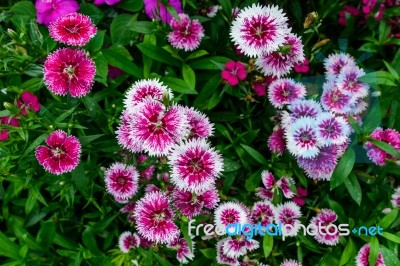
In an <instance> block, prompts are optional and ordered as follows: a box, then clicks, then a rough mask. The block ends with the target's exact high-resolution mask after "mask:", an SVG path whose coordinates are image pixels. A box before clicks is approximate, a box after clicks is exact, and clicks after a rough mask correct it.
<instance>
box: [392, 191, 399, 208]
mask: <svg viewBox="0 0 400 266" xmlns="http://www.w3.org/2000/svg"><path fill="white" fill-rule="evenodd" d="M392 205H393V208H399V207H400V187H398V188H397V189H396V190H395V191H394V193H393V195H392Z"/></svg>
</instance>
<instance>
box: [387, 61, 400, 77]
mask: <svg viewBox="0 0 400 266" xmlns="http://www.w3.org/2000/svg"><path fill="white" fill-rule="evenodd" d="M383 63H385V66H386V68H387V69H388V70H389V72H390V74H392V76H393V78H394V79H395V80H399V79H400V77H399V73H398V72H397V71H396V69H394V67H392V66H391V65H390V64H389V63H388V62H386V61H385V60H383Z"/></svg>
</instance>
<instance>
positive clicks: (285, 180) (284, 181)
mask: <svg viewBox="0 0 400 266" xmlns="http://www.w3.org/2000/svg"><path fill="white" fill-rule="evenodd" d="M292 185H294V180H293V178H291V177H285V176H283V177H282V178H281V179H279V180H278V181H277V182H276V186H277V187H279V188H280V189H281V190H282V193H283V196H284V197H285V198H288V199H290V198H293V196H294V193H293V191H292V190H291V189H290V187H291V186H292Z"/></svg>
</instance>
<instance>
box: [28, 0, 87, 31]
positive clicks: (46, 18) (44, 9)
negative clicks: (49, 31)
mask: <svg viewBox="0 0 400 266" xmlns="http://www.w3.org/2000/svg"><path fill="white" fill-rule="evenodd" d="M35 7H36V14H37V21H38V23H39V24H45V25H46V26H47V25H49V24H50V22H52V21H54V20H56V19H57V18H59V17H62V16H64V15H66V14H69V13H74V12H76V11H78V9H79V5H78V2H77V1H76V0H36V3H35Z"/></svg>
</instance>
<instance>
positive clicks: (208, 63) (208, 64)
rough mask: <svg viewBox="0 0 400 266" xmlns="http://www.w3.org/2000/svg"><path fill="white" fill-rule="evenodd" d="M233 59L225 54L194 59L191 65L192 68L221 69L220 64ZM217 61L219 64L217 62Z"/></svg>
mask: <svg viewBox="0 0 400 266" xmlns="http://www.w3.org/2000/svg"><path fill="white" fill-rule="evenodd" d="M230 60H231V59H230V58H228V57H223V56H210V57H207V58H202V59H199V60H195V61H192V62H191V63H190V64H189V66H190V67H191V68H192V69H204V70H221V67H220V65H225V64H226V63H227V62H228V61H230ZM216 63H217V64H216ZM218 64H220V65H218Z"/></svg>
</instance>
